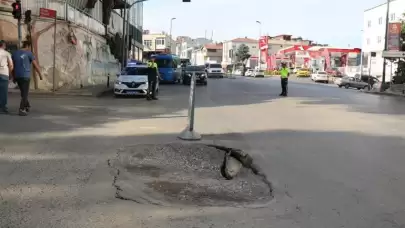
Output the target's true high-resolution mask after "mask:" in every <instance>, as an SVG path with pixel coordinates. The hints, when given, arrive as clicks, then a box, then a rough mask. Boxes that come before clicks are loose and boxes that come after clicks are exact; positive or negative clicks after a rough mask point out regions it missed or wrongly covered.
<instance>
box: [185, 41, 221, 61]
mask: <svg viewBox="0 0 405 228" xmlns="http://www.w3.org/2000/svg"><path fill="white" fill-rule="evenodd" d="M222 48H223V46H222V43H218V44H206V45H203V46H202V47H200V48H197V49H195V50H194V51H193V53H192V55H191V59H190V60H191V63H193V64H195V65H204V64H206V63H218V64H221V62H222Z"/></svg>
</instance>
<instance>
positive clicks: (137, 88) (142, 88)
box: [114, 63, 159, 96]
mask: <svg viewBox="0 0 405 228" xmlns="http://www.w3.org/2000/svg"><path fill="white" fill-rule="evenodd" d="M147 91H148V66H147V65H146V64H140V63H128V65H127V67H125V69H124V70H123V71H122V72H121V73H120V74H117V80H116V81H115V83H114V95H115V96H124V95H129V96H146V94H147ZM158 92H159V80H158V82H157V84H156V94H157V93H158Z"/></svg>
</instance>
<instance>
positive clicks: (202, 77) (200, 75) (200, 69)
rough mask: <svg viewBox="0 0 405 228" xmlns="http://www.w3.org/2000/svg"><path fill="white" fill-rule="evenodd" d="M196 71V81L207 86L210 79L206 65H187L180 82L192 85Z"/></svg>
mask: <svg viewBox="0 0 405 228" xmlns="http://www.w3.org/2000/svg"><path fill="white" fill-rule="evenodd" d="M194 72H195V73H196V83H197V84H202V85H205V86H206V85H207V84H208V80H207V74H206V72H205V66H191V65H189V66H187V67H186V68H185V70H184V74H183V75H182V77H181V79H180V82H181V83H182V84H183V85H190V84H191V77H192V75H193V73H194Z"/></svg>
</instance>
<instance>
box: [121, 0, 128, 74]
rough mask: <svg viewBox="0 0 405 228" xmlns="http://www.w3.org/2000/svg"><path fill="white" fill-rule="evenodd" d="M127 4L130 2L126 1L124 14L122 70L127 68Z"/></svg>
mask: <svg viewBox="0 0 405 228" xmlns="http://www.w3.org/2000/svg"><path fill="white" fill-rule="evenodd" d="M127 4H128V2H127V1H125V5H124V16H123V17H122V20H123V21H122V25H123V26H122V39H123V41H122V50H121V52H122V53H121V54H122V59H121V70H123V69H124V68H125V46H126V45H125V41H126V39H125V36H126V27H127V26H126V24H125V22H126V18H127V17H126V15H127Z"/></svg>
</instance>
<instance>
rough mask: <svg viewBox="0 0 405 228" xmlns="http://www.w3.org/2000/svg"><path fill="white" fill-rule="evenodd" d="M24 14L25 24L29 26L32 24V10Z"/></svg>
mask: <svg viewBox="0 0 405 228" xmlns="http://www.w3.org/2000/svg"><path fill="white" fill-rule="evenodd" d="M24 14H25V18H24V22H25V24H29V23H30V22H31V10H27V11H25V13H24Z"/></svg>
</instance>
